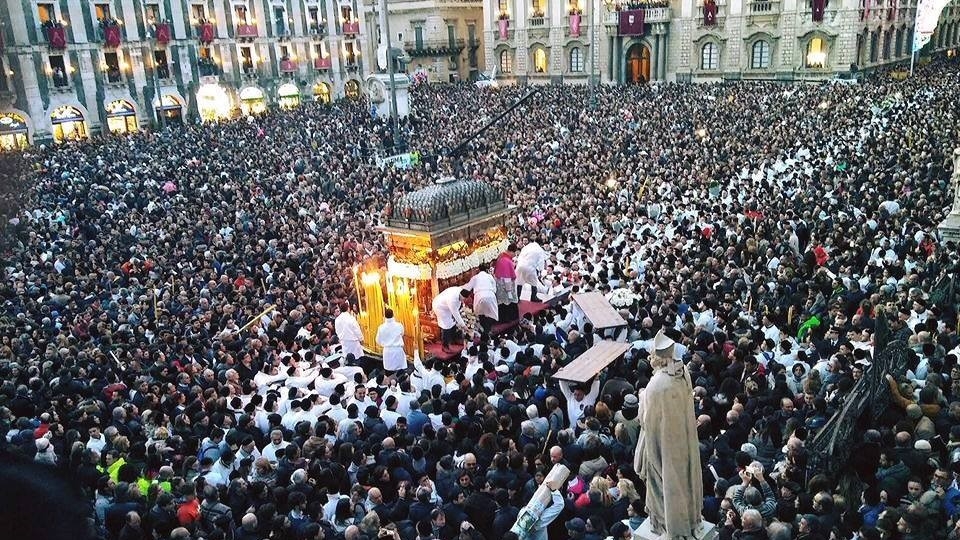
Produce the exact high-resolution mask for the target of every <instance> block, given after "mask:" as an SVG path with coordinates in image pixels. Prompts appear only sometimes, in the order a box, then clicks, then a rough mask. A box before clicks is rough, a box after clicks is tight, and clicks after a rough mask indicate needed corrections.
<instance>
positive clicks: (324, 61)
mask: <svg viewBox="0 0 960 540" xmlns="http://www.w3.org/2000/svg"><path fill="white" fill-rule="evenodd" d="M331 67H333V59H332V58H330V57H329V56H327V57H325V58H314V59H313V69H315V70H317V71H323V70H325V69H330V68H331Z"/></svg>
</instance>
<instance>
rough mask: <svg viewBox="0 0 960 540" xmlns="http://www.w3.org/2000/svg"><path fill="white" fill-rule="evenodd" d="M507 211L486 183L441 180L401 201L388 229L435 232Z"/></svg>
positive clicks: (501, 199)
mask: <svg viewBox="0 0 960 540" xmlns="http://www.w3.org/2000/svg"><path fill="white" fill-rule="evenodd" d="M506 207H507V205H506V203H505V202H504V200H503V196H502V195H501V194H500V193H498V192H497V190H495V189H494V188H493V187H492V186H490V185H489V184H487V183H485V182H481V181H478V180H458V179H452V178H451V179H444V180H441V181H439V182H437V183H436V184H434V185H432V186H428V187H425V188H423V189H419V190H417V191H414V192H413V193H409V194H407V195H404V196H403V197H401V198H400V200H399V201H398V202H397V205H396V210H395V211H394V212H393V215H392V216H390V218H389V219H387V225H388V226H390V227H399V228H405V229H417V230H427V231H437V230H441V229H445V228H448V227H451V226H456V225H459V224H461V223H465V222H470V221H476V220H478V219H482V218H484V217H486V216H490V215H494V214H498V213H501V212H502V211H503V210H504V209H506Z"/></svg>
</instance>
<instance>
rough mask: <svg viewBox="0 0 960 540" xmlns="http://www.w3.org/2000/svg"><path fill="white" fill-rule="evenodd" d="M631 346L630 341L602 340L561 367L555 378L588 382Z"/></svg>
mask: <svg viewBox="0 0 960 540" xmlns="http://www.w3.org/2000/svg"><path fill="white" fill-rule="evenodd" d="M630 347H632V345H631V344H630V343H619V342H616V341H601V342H599V343H597V344H596V345H594V346H593V347H590V348H589V349H588V350H587V352H585V353H583V354H581V355H580V356H579V357H577V358H576V359H574V360H573V362H570V363H569V364H567V365H566V366H564V367H562V368H560V369H559V370H558V371H557V372H556V373H555V374H554V375H553V378H554V379H560V380H562V381H572V382H578V383H584V382H587V381H589V380H590V379H592V378H593V377H594V376H595V375H596V374H597V373H600V372H601V371H603V370H604V368H606V367H607V366H609V365H610V364H612V363H613V362H614V361H615V360H616V359H617V358H620V357H621V356H623V355H624V353H626V352H627V351H629V350H630Z"/></svg>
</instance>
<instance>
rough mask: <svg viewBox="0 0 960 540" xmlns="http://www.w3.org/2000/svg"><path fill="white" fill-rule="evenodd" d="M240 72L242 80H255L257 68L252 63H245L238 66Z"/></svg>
mask: <svg viewBox="0 0 960 540" xmlns="http://www.w3.org/2000/svg"><path fill="white" fill-rule="evenodd" d="M240 71H241V73H242V74H243V78H244V79H256V78H257V66H256V64H254V63H253V62H249V61H245V62H242V63H241V64H240Z"/></svg>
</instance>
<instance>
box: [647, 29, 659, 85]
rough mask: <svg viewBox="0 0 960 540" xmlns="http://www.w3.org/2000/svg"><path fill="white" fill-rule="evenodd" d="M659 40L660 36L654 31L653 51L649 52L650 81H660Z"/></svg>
mask: <svg viewBox="0 0 960 540" xmlns="http://www.w3.org/2000/svg"><path fill="white" fill-rule="evenodd" d="M660 38H661V36H660V34H659V33H658V32H656V31H654V34H653V50H652V51H650V53H651V54H650V81H656V80H659V79H660V49H661V48H662V46H661V39H660ZM648 82H649V81H648Z"/></svg>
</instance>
